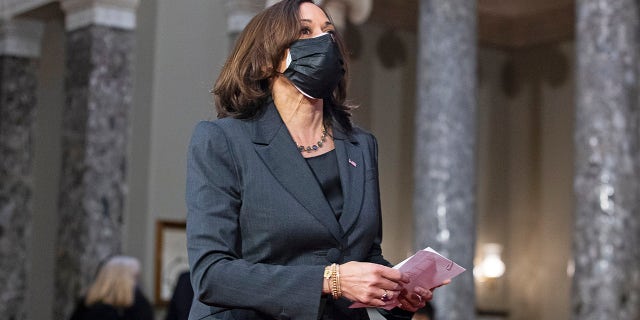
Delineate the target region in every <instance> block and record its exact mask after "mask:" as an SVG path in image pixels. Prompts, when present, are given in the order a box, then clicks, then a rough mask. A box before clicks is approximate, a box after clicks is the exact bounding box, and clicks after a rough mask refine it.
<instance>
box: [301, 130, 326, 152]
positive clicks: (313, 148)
mask: <svg viewBox="0 0 640 320" xmlns="http://www.w3.org/2000/svg"><path fill="white" fill-rule="evenodd" d="M325 141H327V129H325V127H324V126H322V136H320V140H318V142H316V144H314V145H311V146H306V147H305V146H303V145H298V151H300V152H313V151H318V149H320V148H322V146H324V143H325Z"/></svg>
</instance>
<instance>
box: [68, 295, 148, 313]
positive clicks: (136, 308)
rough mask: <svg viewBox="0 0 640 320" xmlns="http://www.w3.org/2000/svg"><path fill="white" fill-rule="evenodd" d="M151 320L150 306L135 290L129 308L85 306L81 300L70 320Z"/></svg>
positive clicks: (102, 304)
mask: <svg viewBox="0 0 640 320" xmlns="http://www.w3.org/2000/svg"><path fill="white" fill-rule="evenodd" d="M153 318H154V316H153V309H152V308H151V304H150V303H149V301H148V300H147V298H145V297H144V295H143V294H142V292H141V291H140V290H139V289H138V288H136V289H135V296H134V302H133V305H132V306H131V307H128V308H124V309H121V308H116V307H114V306H111V305H108V304H104V303H100V302H98V303H95V304H92V305H90V306H86V305H85V304H84V298H83V299H82V300H80V301H79V302H78V304H77V305H76V309H75V310H74V312H73V315H72V316H71V319H70V320H153Z"/></svg>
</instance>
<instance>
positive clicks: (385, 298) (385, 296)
mask: <svg viewBox="0 0 640 320" xmlns="http://www.w3.org/2000/svg"><path fill="white" fill-rule="evenodd" d="M380 300H382V301H383V302H387V301H389V300H391V297H389V292H388V291H387V290H384V294H382V297H380Z"/></svg>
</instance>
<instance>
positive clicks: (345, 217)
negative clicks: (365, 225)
mask: <svg viewBox="0 0 640 320" xmlns="http://www.w3.org/2000/svg"><path fill="white" fill-rule="evenodd" d="M334 127H335V126H334ZM334 144H335V146H336V156H337V158H338V168H339V172H340V180H341V182H342V194H343V195H344V205H343V207H342V216H341V217H340V225H341V226H342V230H344V232H345V233H347V232H349V229H350V228H351V227H352V226H353V225H354V224H355V222H356V221H357V219H358V215H359V214H360V208H361V207H362V199H363V196H364V176H365V170H364V161H363V160H362V159H363V155H362V148H361V147H360V145H359V144H358V142H357V141H356V140H355V139H353V140H352V139H350V137H349V136H347V135H346V134H344V133H342V132H341V131H338V130H335V132H334Z"/></svg>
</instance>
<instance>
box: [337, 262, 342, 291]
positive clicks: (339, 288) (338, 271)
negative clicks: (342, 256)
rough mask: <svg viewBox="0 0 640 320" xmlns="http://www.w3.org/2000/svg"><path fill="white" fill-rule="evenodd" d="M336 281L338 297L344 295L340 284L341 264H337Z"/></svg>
mask: <svg viewBox="0 0 640 320" xmlns="http://www.w3.org/2000/svg"><path fill="white" fill-rule="evenodd" d="M336 283H337V287H338V298H340V297H342V288H341V286H340V265H336Z"/></svg>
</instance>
